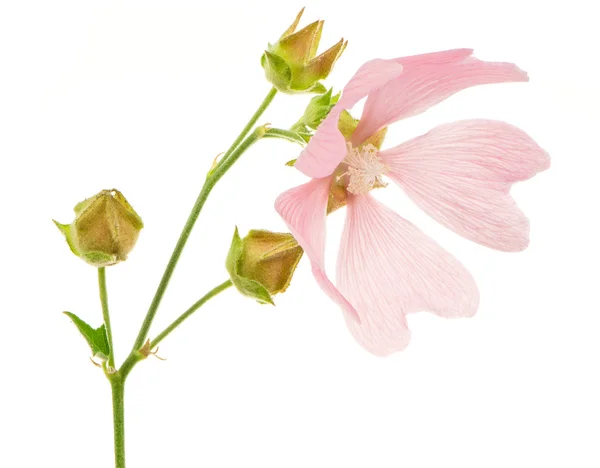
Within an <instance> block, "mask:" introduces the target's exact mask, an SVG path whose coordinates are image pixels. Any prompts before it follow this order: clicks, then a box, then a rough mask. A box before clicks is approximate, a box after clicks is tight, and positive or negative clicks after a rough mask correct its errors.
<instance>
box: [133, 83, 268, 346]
mask: <svg viewBox="0 0 600 468" xmlns="http://www.w3.org/2000/svg"><path fill="white" fill-rule="evenodd" d="M275 94H277V90H276V89H275V88H272V89H271V90H270V91H269V93H268V94H267V96H266V97H265V99H264V100H263V102H262V103H261V105H260V106H259V108H258V110H257V111H256V112H255V113H254V115H253V116H252V118H251V119H250V121H249V122H248V123H247V124H246V126H245V127H244V129H243V130H242V133H240V135H239V136H238V138H237V139H236V140H235V141H234V142H233V144H232V145H231V147H230V148H229V150H227V152H226V153H225V156H223V159H222V160H221V162H220V163H219V164H218V165H217V166H216V167H215V168H214V169H213V170H212V171H211V173H210V174H209V176H208V177H207V179H206V182H205V183H204V186H203V187H202V190H201V191H200V194H199V195H198V198H197V199H196V203H194V207H193V208H192V211H191V213H190V215H189V217H188V219H187V221H186V223H185V225H184V226H183V231H182V232H181V234H180V236H179V239H178V241H177V244H176V245H175V249H174V250H173V253H172V254H171V258H170V259H169V263H168V264H167V267H166V269H165V271H164V273H163V276H162V278H161V280H160V283H159V285H158V288H157V290H156V293H155V294H154V298H153V299H152V303H151V304H150V307H149V309H148V312H147V314H146V318H145V319H144V322H143V323H142V327H141V329H140V331H139V333H138V336H137V338H136V340H135V343H134V345H133V349H132V350H131V354H134V353H136V352H137V351H138V350H139V349H140V348H141V347H142V346H143V345H144V341H145V340H146V338H147V336H148V332H149V331H150V326H151V325H152V321H153V320H154V316H155V315H156V312H157V310H158V306H159V305H160V302H161V300H162V298H163V296H164V294H165V291H166V290H167V286H168V285H169V281H170V280H171V276H173V272H174V271H175V267H176V266H177V262H178V261H179V257H181V253H182V252H183V248H184V247H185V244H186V243H187V240H188V238H189V236H190V233H191V232H192V229H193V227H194V225H195V224H196V220H197V219H198V216H199V215H200V211H202V207H203V206H204V203H205V202H206V199H207V198H208V195H209V194H210V192H211V191H212V189H213V187H214V186H215V184H216V183H217V182H218V181H219V179H220V178H221V177H223V175H224V174H225V173H226V172H227V171H228V170H229V168H230V167H231V166H232V165H233V164H234V163H235V162H236V161H237V160H238V159H239V157H240V156H241V155H242V154H243V153H244V152H245V151H246V150H247V149H248V148H249V147H250V146H252V145H253V144H254V143H255V142H256V141H257V140H258V139H260V138H262V137H263V136H264V134H265V131H266V129H265V128H264V127H259V128H257V129H256V130H255V131H254V133H253V134H251V135H250V136H249V137H248V138H247V139H246V140H244V137H245V136H246V135H248V132H249V131H250V129H251V128H252V127H253V126H254V124H256V122H257V121H258V119H259V118H260V116H261V115H262V114H263V112H264V111H265V109H266V108H267V107H268V106H269V104H270V103H271V101H272V100H273V98H274V97H275ZM242 140H244V141H243V142H242ZM130 357H131V355H130Z"/></svg>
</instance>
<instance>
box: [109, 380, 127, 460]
mask: <svg viewBox="0 0 600 468" xmlns="http://www.w3.org/2000/svg"><path fill="white" fill-rule="evenodd" d="M110 387H111V389H112V401H113V424H114V435H115V468H125V379H124V378H121V376H118V375H115V376H113V377H111V379H110Z"/></svg>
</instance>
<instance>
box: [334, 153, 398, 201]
mask: <svg viewBox="0 0 600 468" xmlns="http://www.w3.org/2000/svg"><path fill="white" fill-rule="evenodd" d="M378 152H379V150H378V149H377V148H376V147H375V146H373V145H371V144H367V145H364V146H362V147H358V148H353V147H352V145H351V144H350V143H348V153H347V154H346V159H344V163H345V164H347V165H348V168H347V170H346V172H345V173H344V174H342V175H341V176H340V177H339V178H342V177H343V176H346V175H347V176H348V180H347V186H346V189H347V190H348V192H350V193H354V194H356V195H361V194H366V193H369V191H370V190H371V189H373V188H374V187H375V186H377V187H385V186H386V185H387V184H386V183H385V182H384V181H383V178H382V176H383V175H384V174H387V173H388V172H389V168H388V167H387V165H385V164H384V163H383V161H382V160H381V159H380V158H379V156H378Z"/></svg>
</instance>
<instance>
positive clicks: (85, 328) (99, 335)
mask: <svg viewBox="0 0 600 468" xmlns="http://www.w3.org/2000/svg"><path fill="white" fill-rule="evenodd" d="M64 314H65V315H67V316H68V317H69V318H70V319H71V320H73V323H74V324H75V326H76V327H77V329H78V330H79V332H80V333H81V335H82V336H83V337H84V338H85V340H86V341H87V343H88V345H89V346H90V348H91V350H92V356H93V357H95V358H98V359H101V360H103V361H105V360H106V359H108V356H110V346H109V345H108V338H107V336H106V328H105V327H104V325H102V326H100V327H99V328H96V329H94V328H92V327H91V326H90V325H88V324H87V323H85V322H84V321H83V320H81V319H80V318H79V317H77V315H75V314H73V313H71V312H64Z"/></svg>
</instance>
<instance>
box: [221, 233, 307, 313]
mask: <svg viewBox="0 0 600 468" xmlns="http://www.w3.org/2000/svg"><path fill="white" fill-rule="evenodd" d="M303 253H304V251H303V250H302V247H300V246H299V245H298V243H297V242H296V240H295V239H294V237H293V236H292V235H291V234H288V233H279V232H270V231H264V230H252V231H250V232H248V234H247V235H246V237H244V238H243V239H242V238H240V235H239V233H238V230H237V228H236V229H235V232H234V234H233V239H232V241H231V247H230V249H229V254H228V255H227V261H226V267H227V271H228V272H229V276H230V277H231V282H232V283H233V284H234V286H235V287H236V288H237V289H238V291H240V292H241V293H242V294H243V295H245V296H249V297H252V298H253V299H255V300H257V301H258V302H260V303H263V304H273V299H272V297H271V296H273V295H275V294H278V293H282V292H284V291H285V290H286V289H287V287H288V286H289V284H290V282H291V281H292V276H293V275H294V272H295V271H296V267H297V266H298V262H299V261H300V259H301V258H302V254H303Z"/></svg>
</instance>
